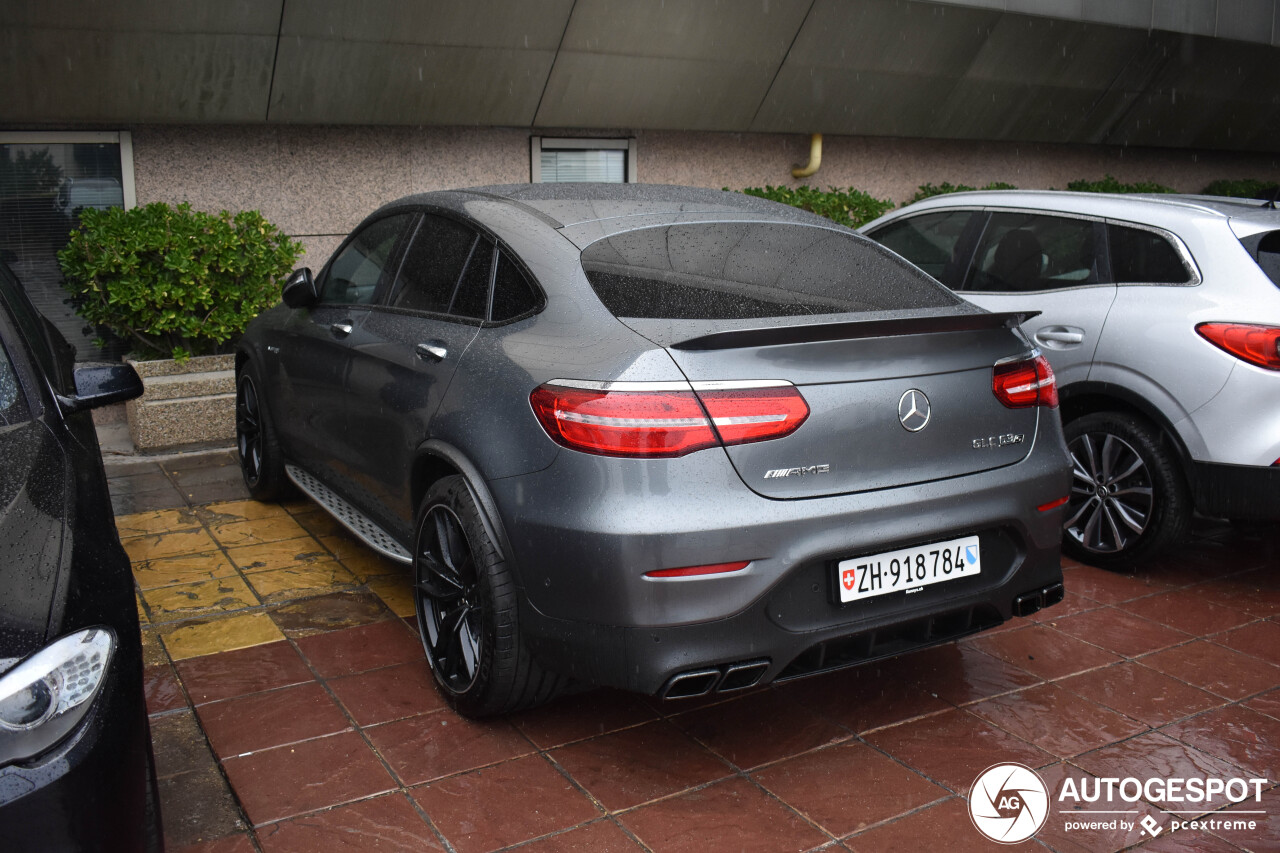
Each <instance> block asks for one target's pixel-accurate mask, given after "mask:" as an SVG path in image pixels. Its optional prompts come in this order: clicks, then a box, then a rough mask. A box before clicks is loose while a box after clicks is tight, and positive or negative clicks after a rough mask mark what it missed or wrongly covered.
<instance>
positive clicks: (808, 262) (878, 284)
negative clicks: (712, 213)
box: [582, 222, 960, 320]
mask: <svg viewBox="0 0 1280 853" xmlns="http://www.w3.org/2000/svg"><path fill="white" fill-rule="evenodd" d="M582 266H583V269H584V270H585V271H586V274H587V279H588V280H589V281H590V282H591V286H592V288H594V290H595V292H596V295H597V296H598V297H599V298H600V301H602V302H603V303H604V304H605V306H606V307H607V308H608V309H609V310H610V311H611V312H612V313H613V314H614V316H617V317H636V318H655V319H672V320H745V319H755V318H764V317H787V316H794V315H810V314H846V313H869V312H875V311H884V310H900V309H911V308H941V307H950V306H952V305H956V304H958V303H959V301H960V300H959V299H957V298H956V297H955V296H954V295H952V294H951V293H950V291H948V290H947V289H946V288H944V287H942V286H941V285H940V284H938V283H937V282H936V281H934V280H933V279H931V278H929V277H928V276H925V275H921V274H920V271H919V270H917V269H916V268H915V267H912V266H911V265H910V264H907V263H904V262H903V261H902V260H901V259H900V258H897V257H895V256H893V255H891V254H889V253H887V252H884V251H881V250H880V248H879V247H878V246H876V245H875V244H874V243H872V242H871V241H869V240H866V239H865V238H862V237H859V236H857V235H855V234H853V233H852V232H844V231H837V230H834V229H827V228H814V227H811V226H803V225H790V224H782V223H774V222H767V223H766V222H700V223H691V224H687V225H670V226H666V227H663V228H646V229H642V230H638V231H628V232H625V233H622V234H616V235H614V236H613V237H608V238H605V239H603V240H599V241H597V242H595V243H592V244H591V245H590V246H588V247H587V248H586V249H585V250H584V251H583V253H582Z"/></svg>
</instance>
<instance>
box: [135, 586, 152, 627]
mask: <svg viewBox="0 0 1280 853" xmlns="http://www.w3.org/2000/svg"><path fill="white" fill-rule="evenodd" d="M133 597H134V598H135V599H137V604H138V624H139V626H141V625H146V624H147V622H148V621H149V620H148V619H147V608H145V607H143V606H142V596H140V595H138V594H137V593H136V592H135V593H134V594H133Z"/></svg>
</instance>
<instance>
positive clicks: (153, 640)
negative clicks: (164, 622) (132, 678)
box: [142, 625, 169, 666]
mask: <svg viewBox="0 0 1280 853" xmlns="http://www.w3.org/2000/svg"><path fill="white" fill-rule="evenodd" d="M168 662H169V655H168V653H166V652H165V650H164V644H163V643H161V642H160V635H159V634H157V633H156V632H155V631H153V630H152V629H151V626H149V625H144V626H142V665H143V666H162V665H164V664H166V663H168Z"/></svg>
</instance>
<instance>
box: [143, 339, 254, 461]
mask: <svg viewBox="0 0 1280 853" xmlns="http://www.w3.org/2000/svg"><path fill="white" fill-rule="evenodd" d="M129 363H130V364H132V365H133V367H134V369H135V370H137V371H138V375H139V376H141V377H142V385H143V388H144V389H145V390H144V392H143V394H142V396H141V397H139V398H138V399H136V400H130V401H129V402H128V403H127V404H126V405H125V412H126V415H127V417H128V419H129V435H130V436H131V437H132V438H133V446H134V448H136V449H137V450H140V451H159V450H177V449H183V448H186V447H194V446H207V445H230V444H231V443H232V442H233V441H234V440H235V435H236V374H235V366H236V363H235V356H232V355H204V356H198V357H196V358H190V359H187V361H186V362H184V363H182V364H179V363H178V362H176V361H173V360H172V359H161V360H159V361H133V360H130V361H129Z"/></svg>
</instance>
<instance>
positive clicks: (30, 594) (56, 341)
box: [0, 264, 161, 853]
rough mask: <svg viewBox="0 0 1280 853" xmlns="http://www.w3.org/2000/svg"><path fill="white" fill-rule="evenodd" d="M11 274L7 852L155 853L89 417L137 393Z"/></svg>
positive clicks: (0, 289)
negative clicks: (71, 341)
mask: <svg viewBox="0 0 1280 853" xmlns="http://www.w3.org/2000/svg"><path fill="white" fill-rule="evenodd" d="M73 355H74V351H73V350H72V348H71V347H70V346H69V345H68V344H67V342H66V340H65V339H64V338H63V337H62V336H61V335H60V334H59V333H58V332H57V330H56V329H54V328H53V326H52V325H51V324H50V323H49V322H48V321H47V320H45V319H44V318H43V317H42V316H41V315H40V314H39V312H37V311H36V309H35V308H34V306H32V304H31V302H30V300H29V299H27V297H26V294H25V293H24V292H23V290H22V287H21V286H20V284H19V283H18V281H17V279H16V278H15V277H14V275H13V273H12V271H11V270H9V268H8V267H7V266H4V265H3V264H0V850H4V851H28V850H31V851H41V853H45V851H60V850H75V851H85V850H158V849H160V847H161V834H160V828H159V827H160V822H159V808H158V806H157V799H156V783H155V772H154V768H153V763H152V757H151V737H150V731H149V729H148V727H147V712H146V705H145V702H144V697H143V687H142V645H141V638H140V635H139V632H138V613H137V609H136V605H135V602H134V593H133V577H132V574H131V571H130V567H129V558H128V557H127V556H126V555H125V552H124V549H123V548H122V547H121V546H120V539H119V536H118V535H117V533H116V528H115V521H114V518H113V516H112V513H111V503H110V500H109V499H108V495H107V482H106V475H105V473H104V471H103V468H102V457H101V454H100V451H99V449H98V441H97V437H96V435H95V433H94V429H93V422H92V420H91V418H90V415H89V413H88V410H89V409H92V408H95V407H98V406H103V405H106V404H108V403H113V402H118V401H120V400H126V399H130V398H132V397H136V396H138V395H139V394H141V393H142V382H141V380H139V379H138V375H137V373H135V372H134V370H133V368H132V367H129V366H128V365H123V364H110V365H89V364H81V365H76V364H73Z"/></svg>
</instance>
